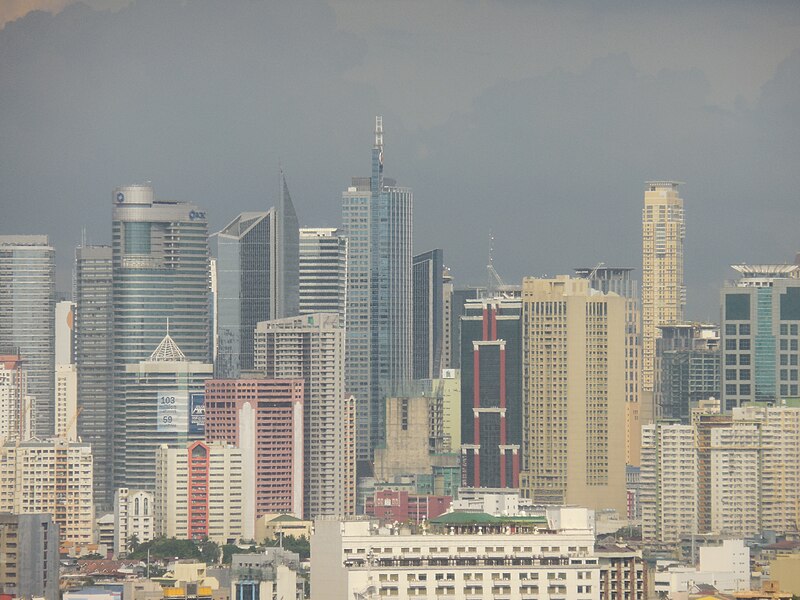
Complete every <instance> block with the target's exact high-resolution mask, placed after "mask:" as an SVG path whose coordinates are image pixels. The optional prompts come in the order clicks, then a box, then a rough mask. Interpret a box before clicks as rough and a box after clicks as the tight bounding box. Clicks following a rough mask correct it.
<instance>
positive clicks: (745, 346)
mask: <svg viewBox="0 0 800 600" xmlns="http://www.w3.org/2000/svg"><path fill="white" fill-rule="evenodd" d="M739 350H750V338H743V339H741V340H739Z"/></svg>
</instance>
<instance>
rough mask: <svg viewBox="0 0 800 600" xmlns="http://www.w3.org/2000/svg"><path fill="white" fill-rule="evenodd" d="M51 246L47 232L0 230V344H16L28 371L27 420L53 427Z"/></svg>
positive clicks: (40, 432)
mask: <svg viewBox="0 0 800 600" xmlns="http://www.w3.org/2000/svg"><path fill="white" fill-rule="evenodd" d="M54 307H55V251H54V250H53V247H52V246H51V245H50V242H49V240H48V238H47V236H46V235H0V346H2V347H3V348H5V350H4V351H6V350H10V349H19V353H20V356H21V357H22V360H23V361H24V364H25V370H26V371H27V373H28V393H29V394H30V395H31V399H32V405H31V424H32V427H33V432H34V434H35V435H37V436H39V437H48V436H52V435H53V433H54V431H55V412H54V406H53V404H54V395H55V392H54V389H53V373H54V372H55V356H54V347H55V324H54Z"/></svg>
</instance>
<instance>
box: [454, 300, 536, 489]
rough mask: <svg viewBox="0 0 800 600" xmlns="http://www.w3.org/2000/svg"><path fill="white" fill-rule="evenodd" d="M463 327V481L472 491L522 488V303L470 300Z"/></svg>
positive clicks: (465, 307)
mask: <svg viewBox="0 0 800 600" xmlns="http://www.w3.org/2000/svg"><path fill="white" fill-rule="evenodd" d="M460 323H461V327H460V336H459V339H460V342H461V360H460V363H461V366H462V369H461V456H462V468H463V469H464V481H465V483H466V485H468V486H470V487H490V488H505V487H511V488H516V487H519V486H520V478H519V473H520V447H521V445H522V435H523V434H522V303H521V302H520V300H519V299H518V298H508V297H497V298H492V299H485V300H467V301H466V302H465V304H464V307H463V316H462V317H461V318H460Z"/></svg>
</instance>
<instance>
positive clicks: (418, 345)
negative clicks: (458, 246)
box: [413, 248, 444, 379]
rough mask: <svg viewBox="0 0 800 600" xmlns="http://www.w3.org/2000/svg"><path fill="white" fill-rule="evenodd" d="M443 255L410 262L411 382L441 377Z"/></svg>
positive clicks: (432, 253) (431, 254) (437, 252)
mask: <svg viewBox="0 0 800 600" xmlns="http://www.w3.org/2000/svg"><path fill="white" fill-rule="evenodd" d="M443 273H444V252H443V251H442V250H441V249H439V248H437V249H436V250H431V251H430V252H425V253H423V254H418V255H417V256H415V257H414V262H413V277H414V283H413V293H414V331H413V333H414V374H413V375H414V379H433V378H438V377H440V376H441V373H440V370H441V368H442V337H443V336H442V328H443V327H444V318H443V316H442V311H443V301H444V291H443V285H444V281H443V279H442V275H443Z"/></svg>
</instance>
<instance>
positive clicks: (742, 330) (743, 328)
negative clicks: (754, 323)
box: [739, 323, 750, 335]
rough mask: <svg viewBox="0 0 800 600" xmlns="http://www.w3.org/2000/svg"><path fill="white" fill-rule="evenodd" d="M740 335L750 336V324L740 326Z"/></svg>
mask: <svg viewBox="0 0 800 600" xmlns="http://www.w3.org/2000/svg"><path fill="white" fill-rule="evenodd" d="M739 335H750V323H742V324H741V325H739Z"/></svg>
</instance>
